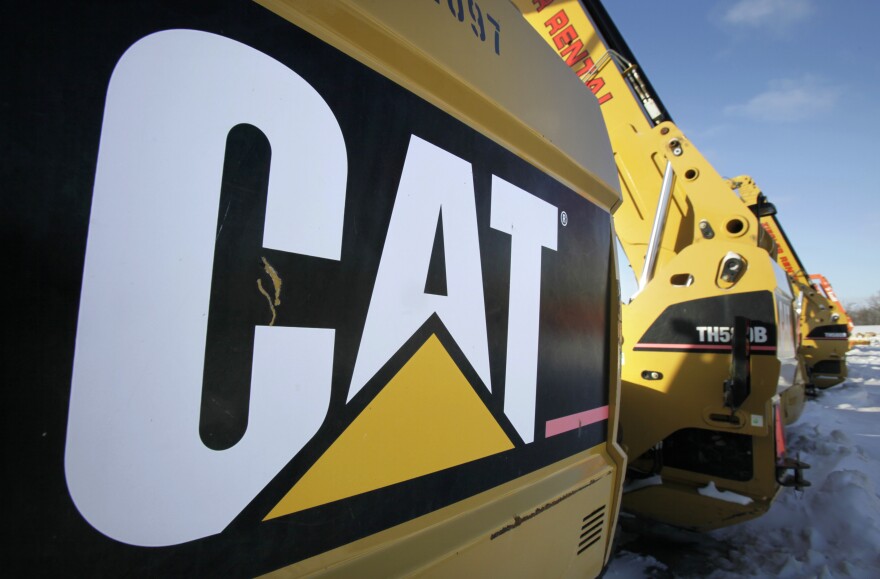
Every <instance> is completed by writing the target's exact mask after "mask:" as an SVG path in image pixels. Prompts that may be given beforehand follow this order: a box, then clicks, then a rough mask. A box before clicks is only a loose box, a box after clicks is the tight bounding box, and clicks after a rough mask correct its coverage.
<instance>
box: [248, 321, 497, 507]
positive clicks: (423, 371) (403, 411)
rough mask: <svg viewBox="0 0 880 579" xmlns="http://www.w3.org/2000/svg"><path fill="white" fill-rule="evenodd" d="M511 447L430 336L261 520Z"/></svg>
mask: <svg viewBox="0 0 880 579" xmlns="http://www.w3.org/2000/svg"><path fill="white" fill-rule="evenodd" d="M512 448H513V443H512V442H511V441H510V439H509V438H508V437H507V435H506V434H505V433H504V431H503V430H502V429H501V427H500V426H499V425H498V422H497V421H496V420H495V418H494V417H493V416H492V414H491V413H490V412H489V410H488V409H487V408H486V406H485V405H484V404H483V401H482V400H481V399H480V397H479V396H478V395H477V393H476V392H474V389H473V387H472V386H471V385H470V384H469V383H468V381H467V379H466V378H465V377H464V375H463V374H462V373H461V371H460V370H459V369H458V366H456V365H455V362H453V360H452V358H451V357H450V356H449V353H448V352H447V351H446V349H445V348H444V347H443V345H442V344H441V343H440V340H439V339H438V338H437V336H435V335H431V337H430V338H428V340H427V341H426V342H425V343H424V344H423V345H422V347H421V348H420V349H419V350H418V351H417V352H416V353H415V355H414V356H413V357H412V358H411V359H410V360H409V362H407V363H406V364H405V365H404V366H403V368H401V369H400V371H399V372H398V373H397V374H396V375H395V376H394V378H392V379H391V381H390V382H388V384H387V385H386V386H385V388H383V389H382V391H381V392H379V394H378V395H377V396H376V397H375V398H374V399H373V400H372V401H371V402H370V403H369V404H368V405H367V407H366V408H364V410H363V412H361V413H360V415H358V417H357V418H355V419H354V421H353V422H352V423H351V424H350V425H349V427H348V428H347V429H345V431H344V432H343V433H342V434H341V435H340V436H339V438H337V439H336V441H334V442H333V444H332V445H331V446H330V448H328V449H327V452H325V453H324V454H323V455H322V456H321V458H319V459H318V460H317V461H316V462H315V464H314V465H312V468H311V469H309V471H308V472H306V473H305V475H303V477H302V478H301V479H300V480H299V481H298V482H297V483H296V484H295V485H294V486H293V488H291V489H290V490H289V491H288V492H287V494H286V495H285V496H284V498H283V499H281V502H279V503H278V504H277V505H275V507H274V508H273V509H272V510H271V511H270V512H269V514H268V515H266V518H265V519H264V520H269V519H274V518H276V517H281V516H284V515H289V514H291V513H295V512H298V511H302V510H305V509H309V508H312V507H316V506H319V505H323V504H327V503H331V502H333V501H338V500H340V499H344V498H347V497H352V496H355V495H359V494H362V493H365V492H368V491H372V490H375V489H380V488H383V487H386V486H389V485H392V484H395V483H399V482H403V481H406V480H410V479H414V478H417V477H420V476H424V475H426V474H430V473H432V472H437V471H440V470H443V469H445V468H449V467H453V466H456V465H459V464H464V463H466V462H470V461H473V460H477V459H479V458H483V457H486V456H489V455H492V454H496V453H498V452H502V451H505V450H510V449H512Z"/></svg>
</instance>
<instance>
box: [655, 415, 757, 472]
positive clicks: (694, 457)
mask: <svg viewBox="0 0 880 579" xmlns="http://www.w3.org/2000/svg"><path fill="white" fill-rule="evenodd" d="M752 463H753V461H752V437H751V436H747V435H745V434H735V433H732V432H718V431H715V430H705V429H702V428H685V429H682V430H679V431H676V432H674V433H673V434H672V435H670V436H669V437H667V438H666V439H665V440H664V441H663V464H664V466H669V467H672V468H680V469H682V470H689V471H693V472H698V473H700V474H707V475H710V476H718V477H721V478H726V479H729V480H737V481H747V480H751V479H752V476H754V470H753V464H752Z"/></svg>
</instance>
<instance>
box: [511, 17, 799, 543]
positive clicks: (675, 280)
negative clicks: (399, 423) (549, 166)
mask: <svg viewBox="0 0 880 579" xmlns="http://www.w3.org/2000/svg"><path fill="white" fill-rule="evenodd" d="M514 3H515V4H516V5H517V7H518V8H519V9H520V10H521V11H522V13H523V15H524V16H525V18H526V20H527V21H528V22H529V23H530V24H531V25H532V26H533V27H534V28H535V30H536V31H538V33H539V34H540V35H541V36H542V37H543V38H544V40H545V41H547V43H548V44H550V46H551V47H552V48H553V49H554V50H555V51H556V52H557V53H558V54H559V56H560V57H561V58H562V59H563V60H564V61H565V62H566V64H567V65H568V66H569V68H570V69H571V70H572V72H573V73H574V74H575V75H576V76H577V77H578V78H579V79H580V80H581V82H582V83H583V84H584V85H585V86H586V88H588V89H589V90H590V91H591V92H592V93H593V94H595V96H596V97H597V100H598V102H599V103H600V104H601V110H602V113H603V115H604V117H605V121H606V124H607V125H608V130H609V134H610V137H611V145H612V148H613V149H614V154H615V159H616V162H617V171H618V176H619V179H620V183H621V188H622V190H623V202H622V204H621V206H620V207H619V208H618V209H617V211H616V212H615V214H614V224H615V230H616V232H617V235H618V239H619V241H620V244H621V246H622V248H623V251H624V252H625V253H626V256H627V258H628V259H629V262H630V263H631V264H632V267H633V268H634V270H635V272H636V273H637V276H638V278H639V286H638V292H637V293H636V295H635V296H634V297H633V298H632V300H631V301H630V302H629V303H628V304H625V305H624V306H623V313H622V318H623V338H624V341H623V368H622V389H623V398H622V400H623V403H622V406H621V425H622V428H623V442H624V445H625V447H626V449H627V453H628V455H629V457H630V465H631V469H630V471H629V474H630V479H631V481H632V482H634V483H636V482H637V484H633V485H632V486H630V487H629V488H630V489H631V490H630V491H629V492H626V491H625V494H624V500H623V504H624V509H625V510H629V511H631V512H634V513H636V514H638V515H641V516H644V517H648V518H652V519H656V520H660V521H663V522H667V523H671V524H675V525H679V526H684V527H688V528H694V529H713V528H718V527H723V526H725V525H730V524H734V523H737V522H741V521H744V520H747V519H749V518H753V517H757V516H759V515H761V514H763V513H764V512H766V511H767V510H768V509H769V507H770V504H771V502H772V501H773V499H774V497H775V496H776V494H777V492H778V491H779V489H780V487H781V486H797V487H802V486H805V484H808V483H806V482H805V481H804V480H803V476H802V470H803V468H805V467H806V465H804V464H802V463H800V462H798V461H796V460H793V459H790V458H787V457H786V456H785V455H784V439H783V423H784V422H790V421H793V420H795V419H796V418H797V416H799V415H800V413H801V411H802V408H803V403H804V384H805V379H804V376H803V373H802V371H801V370H800V369H799V365H798V362H797V357H796V343H795V329H796V317H795V311H794V304H793V299H794V296H793V294H792V291H791V287H790V284H789V281H788V279H787V278H786V276H785V273H784V272H783V271H782V269H781V268H780V267H779V266H778V265H777V264H776V262H775V260H774V259H773V258H771V256H770V253H769V250H770V249H771V247H772V240H771V239H770V238H769V236H767V235H765V234H764V233H763V230H762V229H761V227H760V226H759V224H758V221H757V218H756V217H755V216H754V215H753V214H752V213H751V212H750V211H749V210H748V209H747V208H746V206H745V205H744V204H743V203H742V202H741V201H740V200H739V199H738V198H737V197H736V195H734V194H733V193H732V192H731V191H730V189H729V187H727V185H726V183H725V182H724V179H722V177H721V176H720V175H719V174H718V173H717V171H715V169H714V168H713V167H712V165H711V164H710V163H708V162H707V161H706V159H705V158H704V157H703V156H702V155H701V154H700V152H699V151H698V150H697V148H696V147H695V146H694V145H693V143H692V142H691V141H690V140H688V139H687V138H686V137H685V135H684V134H683V133H682V131H681V130H680V129H679V128H678V127H677V126H676V125H675V124H674V123H673V122H672V120H671V118H670V115H669V113H668V112H667V110H666V108H665V107H664V106H663V104H662V103H661V102H660V100H659V99H658V98H657V95H656V94H655V93H654V91H653V89H652V87H651V84H650V82H649V81H648V79H647V77H646V76H645V75H644V72H643V71H642V70H641V69H640V68H639V66H638V63H637V62H636V59H635V57H634V56H633V55H632V53H631V51H630V50H629V48H628V47H627V45H626V43H625V42H624V40H623V38H622V36H621V35H620V33H619V31H618V30H617V29H616V27H615V26H614V24H613V22H612V21H611V19H610V18H609V17H608V15H607V13H606V12H605V10H604V8H603V7H602V5H601V4H600V3H599V2H598V1H594V0H587V1H585V2H583V3H579V2H578V1H577V0H514ZM546 88H547V92H548V93H549V92H552V87H549V86H548V87H546ZM636 479H641V480H639V481H636ZM719 490H721V491H726V492H727V494H725V493H724V492H718V491H719Z"/></svg>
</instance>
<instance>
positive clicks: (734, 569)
mask: <svg viewBox="0 0 880 579" xmlns="http://www.w3.org/2000/svg"><path fill="white" fill-rule="evenodd" d="M867 332H873V333H875V334H876V335H875V336H872V337H867V336H866V337H867V340H869V342H870V343H869V344H863V345H858V346H856V347H855V348H853V349H852V350H850V352H849V354H848V355H847V367H848V369H849V377H848V378H847V380H846V382H844V383H843V384H841V385H839V386H835V387H832V388H829V389H827V390H824V391H820V393H819V397H818V398H817V399H816V400H813V401H810V402H808V403H807V407H806V408H805V410H804V413H803V415H802V416H801V418H800V420H798V422H797V423H795V424H794V425H792V426H789V427H788V428H787V429H786V438H787V440H788V449H789V452H790V454H799V455H800V459H801V460H802V461H804V462H807V463H809V464H810V465H811V467H812V468H810V469H809V470H807V471H806V473H805V474H806V478H807V480H809V481H810V482H811V483H812V486H811V487H810V488H808V489H806V490H805V491H803V492H797V491H795V490H794V489H782V491H781V493H780V495H779V497H778V498H777V500H776V502H775V503H774V504H773V506H772V507H771V509H770V511H769V512H768V513H767V514H765V515H764V516H763V517H760V518H758V519H755V520H752V521H748V522H746V523H742V524H740V525H735V526H733V527H728V528H725V529H720V530H717V531H713V532H710V533H705V534H699V533H693V532H690V531H683V530H680V529H675V528H672V527H669V526H666V525H657V524H651V523H644V522H641V521H638V520H634V519H632V518H628V517H625V516H623V517H622V518H621V525H620V527H619V532H620V536H619V537H618V540H619V542H620V545H621V550H620V551H619V552H618V554H617V555H616V556H615V557H614V560H613V561H612V562H611V565H610V566H609V568H608V572H607V573H606V575H605V577H606V579H611V578H629V577H663V578H667V577H708V578H711V579H730V578H734V577H778V578H780V579H786V578H789V577H791V578H795V577H797V578H800V577H820V578H828V579H830V578H834V577H856V578H866V579H869V578H870V579H874V578H878V577H880V495H878V491H880V482H878V481H880V326H861V327H857V328H856V332H855V334H859V333H862V335H863V336H864V335H865V334H866V333H867Z"/></svg>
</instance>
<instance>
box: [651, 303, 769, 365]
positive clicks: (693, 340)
mask: <svg viewBox="0 0 880 579" xmlns="http://www.w3.org/2000/svg"><path fill="white" fill-rule="evenodd" d="M736 316H743V317H746V318H748V319H749V320H750V322H751V328H752V330H751V331H752V332H753V333H754V334H753V335H754V336H755V339H753V340H752V343H751V346H752V348H751V355H753V356H755V355H775V354H776V345H777V344H776V316H775V313H774V305H773V294H772V293H771V292H768V291H756V292H747V293H741V294H733V295H724V296H716V297H710V298H702V299H698V300H691V301H687V302H681V303H677V304H673V305H671V306H669V307H668V308H666V309H665V310H663V313H662V314H660V316H659V317H658V318H657V319H656V320H655V321H654V323H653V324H651V326H650V327H649V328H648V330H647V331H646V332H645V334H644V335H643V336H642V337H641V338H640V339H639V341H638V343H637V344H636V346H635V349H636V350H645V351H661V352H663V351H665V352H669V351H673V352H675V351H683V352H687V351H699V352H716V353H726V352H730V351H731V349H732V347H731V344H732V341H731V335H730V334H728V335H727V338H726V339H725V338H724V336H725V332H724V331H721V329H722V328H727V329H728V330H731V331H732V328H733V327H734V321H735V318H736ZM731 333H732V332H731Z"/></svg>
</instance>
